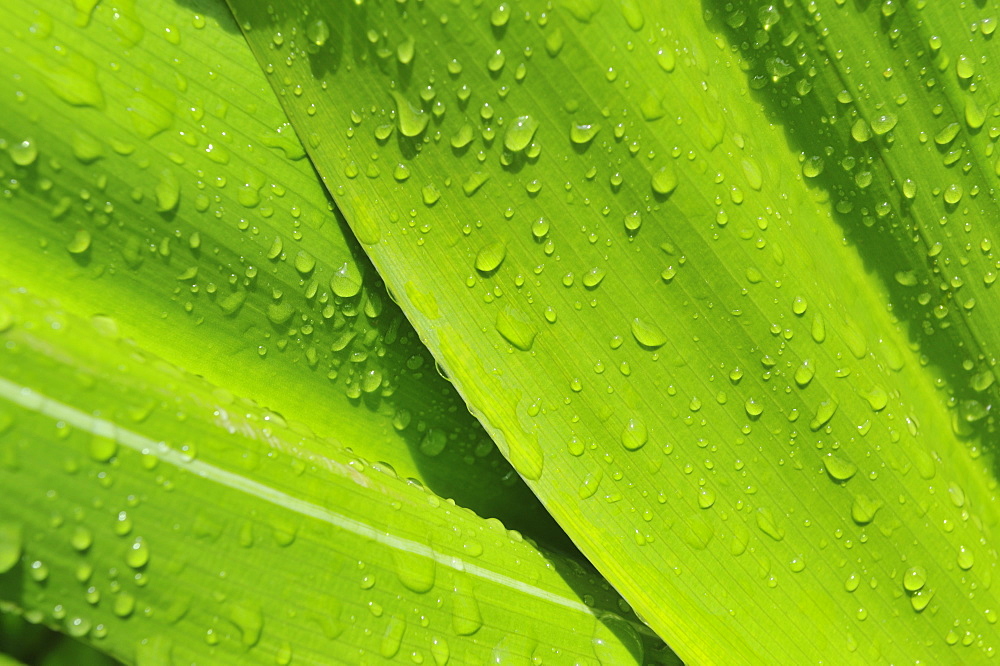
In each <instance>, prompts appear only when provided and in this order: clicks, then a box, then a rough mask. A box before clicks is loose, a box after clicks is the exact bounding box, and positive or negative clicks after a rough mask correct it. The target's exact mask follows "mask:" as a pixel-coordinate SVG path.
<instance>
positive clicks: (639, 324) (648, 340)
mask: <svg viewBox="0 0 1000 666" xmlns="http://www.w3.org/2000/svg"><path fill="white" fill-rule="evenodd" d="M632 336H633V337H634V338H635V340H636V342H638V343H639V344H640V345H642V346H643V347H645V348H646V349H658V348H659V347H662V346H663V345H665V344H667V334H666V333H664V332H663V331H662V330H661V329H660V327H659V326H657V325H656V324H653V323H650V322H646V321H643V320H642V319H640V318H639V317H636V318H635V319H633V320H632Z"/></svg>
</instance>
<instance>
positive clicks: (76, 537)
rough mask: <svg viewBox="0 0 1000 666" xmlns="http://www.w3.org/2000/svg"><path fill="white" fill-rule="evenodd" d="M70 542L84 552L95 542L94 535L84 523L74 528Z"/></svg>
mask: <svg viewBox="0 0 1000 666" xmlns="http://www.w3.org/2000/svg"><path fill="white" fill-rule="evenodd" d="M69 543H70V545H71V546H73V548H75V549H76V550H77V551H79V552H81V553H82V552H84V551H85V550H87V549H88V548H90V546H91V544H93V543H94V536H93V535H92V534H91V533H90V530H88V529H87V528H86V527H84V526H83V525H77V526H76V529H74V530H73V536H71V537H70V540H69Z"/></svg>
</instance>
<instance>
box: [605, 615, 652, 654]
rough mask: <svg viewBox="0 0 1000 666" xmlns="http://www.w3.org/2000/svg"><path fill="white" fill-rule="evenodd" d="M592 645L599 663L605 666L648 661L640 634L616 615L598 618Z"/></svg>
mask: <svg viewBox="0 0 1000 666" xmlns="http://www.w3.org/2000/svg"><path fill="white" fill-rule="evenodd" d="M591 644H592V645H593V648H594V654H595V655H597V659H598V661H599V662H600V663H601V664H603V665H605V666H611V665H612V664H631V663H636V664H645V663H646V661H647V660H646V658H645V657H646V653H645V648H644V647H643V643H642V639H641V638H640V637H639V634H638V632H636V630H635V628H634V627H633V626H632V624H631V623H630V622H628V621H627V620H625V619H624V618H623V617H621V616H620V615H616V614H615V613H602V614H601V615H600V616H599V617H598V621H597V624H596V626H595V627H594V637H593V638H592V639H591Z"/></svg>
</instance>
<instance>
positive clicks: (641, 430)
mask: <svg viewBox="0 0 1000 666" xmlns="http://www.w3.org/2000/svg"><path fill="white" fill-rule="evenodd" d="M621 439H622V446H624V447H625V448H626V449H628V450H629V451H635V450H636V449H641V448H642V447H643V446H644V445H645V444H646V442H647V441H649V430H648V429H647V428H646V424H645V423H643V422H642V421H640V420H639V419H637V418H631V419H629V420H628V421H627V422H626V423H625V427H624V428H622V434H621Z"/></svg>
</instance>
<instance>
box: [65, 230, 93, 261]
mask: <svg viewBox="0 0 1000 666" xmlns="http://www.w3.org/2000/svg"><path fill="white" fill-rule="evenodd" d="M89 249H90V232H89V231H87V230H86V229H77V230H76V232H75V233H74V234H73V240H71V241H70V242H69V244H68V245H67V246H66V250H67V251H68V252H69V253H70V254H77V255H79V254H83V253H85V252H86V251H87V250H89Z"/></svg>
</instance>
